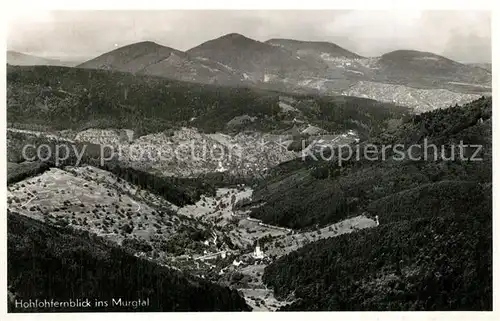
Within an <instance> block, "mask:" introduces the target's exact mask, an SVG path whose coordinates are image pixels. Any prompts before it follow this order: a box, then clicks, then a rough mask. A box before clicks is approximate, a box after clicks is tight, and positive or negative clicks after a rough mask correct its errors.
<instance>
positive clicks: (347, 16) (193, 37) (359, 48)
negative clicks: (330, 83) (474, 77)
mask: <svg viewBox="0 0 500 321" xmlns="http://www.w3.org/2000/svg"><path fill="white" fill-rule="evenodd" d="M232 32H237V33H241V34H243V35H245V36H247V37H250V38H253V39H256V40H260V41H265V40H268V39H270V38H291V39H297V40H315V41H329V42H334V43H336V44H338V45H340V46H342V47H344V48H346V49H348V50H351V51H354V52H356V53H358V54H360V55H363V56H378V55H381V54H383V53H386V52H389V51H392V50H397V49H414V50H422V51H430V52H434V53H437V54H441V55H444V56H446V57H448V58H451V59H454V60H457V61H461V62H491V13H490V12H487V11H359V10H356V11H339V10H335V11H282V10H280V11H243V10H242V11H230V10H225V11H216V10H212V11H175V10H166V11H51V12H41V11H40V12H26V13H21V14H19V13H18V14H15V15H13V16H11V18H10V21H9V22H8V32H7V49H9V50H15V51H20V52H25V53H30V54H34V55H39V56H46V57H57V58H71V57H73V58H75V57H86V58H93V57H95V56H97V55H99V54H102V53H104V52H107V51H110V50H112V49H115V48H116V47H118V46H124V45H127V44H130V43H134V42H139V41H145V40H150V41H155V42H157V43H159V44H162V45H165V46H169V47H173V48H175V49H179V50H187V49H189V48H191V47H194V46H196V45H198V44H200V43H202V42H204V41H207V40H210V39H213V38H217V37H220V36H222V35H224V34H227V33H232Z"/></svg>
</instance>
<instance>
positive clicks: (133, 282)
mask: <svg viewBox="0 0 500 321" xmlns="http://www.w3.org/2000/svg"><path fill="white" fill-rule="evenodd" d="M7 232H8V252H7V255H8V257H9V260H8V262H7V268H8V270H7V272H8V286H9V297H10V300H9V312H75V311H80V312H92V311H102V312H112V311H115V312H117V311H156V312H160V311H172V312H173V311H185V312H189V311H248V310H249V307H248V306H247V305H246V303H245V301H244V299H243V298H242V297H241V296H240V295H239V294H238V292H236V290H230V289H229V288H225V287H221V286H219V285H215V284H213V283H210V282H208V281H205V280H202V279H198V278H194V277H192V276H189V275H187V274H184V273H183V272H180V271H176V270H173V269H169V268H166V267H162V266H160V265H158V264H156V263H153V262H151V261H147V260H145V259H141V258H137V257H135V256H133V255H131V254H129V253H127V252H126V251H125V250H123V249H121V248H119V247H118V246H116V245H113V244H111V243H110V242H109V241H106V240H104V239H103V238H100V237H97V236H95V235H92V234H89V233H88V232H86V231H81V230H80V231H79V230H74V229H71V228H68V229H65V228H60V227H55V226H51V225H47V224H45V223H42V222H39V221H36V220H33V219H30V218H28V217H25V216H22V215H19V214H16V213H10V212H9V213H8V215H7ZM113 298H114V299H119V298H122V300H124V301H126V300H138V299H143V300H146V299H149V302H150V304H149V306H139V307H136V308H134V307H132V306H129V307H120V306H113V305H112V304H111V303H112V301H111V300H112V299H113ZM29 299H31V300H33V301H34V300H36V299H39V300H44V299H49V300H50V299H54V300H55V301H57V300H59V301H67V300H69V299H73V300H76V299H89V300H90V302H92V304H93V306H92V307H90V308H83V309H82V308H64V309H62V308H53V309H49V308H48V309H42V308H40V309H31V310H30V309H21V308H15V300H18V301H19V300H25V301H28V300H29ZM95 300H100V301H105V302H109V305H108V307H105V306H102V307H97V306H95V305H94V302H95Z"/></svg>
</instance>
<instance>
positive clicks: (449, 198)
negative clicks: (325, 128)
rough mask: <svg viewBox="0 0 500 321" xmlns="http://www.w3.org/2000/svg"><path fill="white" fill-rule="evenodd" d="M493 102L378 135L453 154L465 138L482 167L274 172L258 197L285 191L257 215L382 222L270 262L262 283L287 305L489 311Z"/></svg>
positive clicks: (466, 163) (410, 165)
mask: <svg viewBox="0 0 500 321" xmlns="http://www.w3.org/2000/svg"><path fill="white" fill-rule="evenodd" d="M491 106H492V101H491V99H480V100H478V101H475V102H473V103H471V104H467V105H464V106H457V107H452V108H449V109H444V110H437V111H433V112H430V113H425V114H422V115H418V116H415V117H414V118H413V119H410V120H409V121H408V122H407V123H405V124H403V125H402V126H401V127H399V128H397V129H395V130H393V131H391V132H385V133H383V134H382V135H380V136H377V137H375V138H374V139H372V140H371V142H372V143H373V144H379V145H383V144H385V143H389V144H391V143H395V142H400V143H401V144H403V145H405V146H408V145H409V144H415V143H421V142H422V141H423V140H424V139H425V138H428V139H429V140H430V142H431V143H432V142H434V143H437V144H443V145H444V146H448V147H450V146H452V145H453V144H458V143H459V142H460V141H462V142H463V143H464V144H475V145H480V146H481V151H480V152H479V153H478V154H477V155H476V156H477V157H478V158H479V159H476V160H471V159H468V160H461V159H455V160H443V159H438V160H436V159H429V160H422V161H414V160H404V161H396V160H394V159H392V158H391V159H388V160H386V161H373V162H371V161H361V162H356V161H352V162H347V163H345V164H344V166H338V165H336V164H335V162H324V163H322V164H320V165H318V164H315V165H307V164H302V166H299V165H300V164H293V166H292V164H287V165H288V166H287V167H286V168H284V169H283V170H282V171H281V172H279V173H277V174H276V177H274V178H272V179H271V180H270V182H269V184H267V185H266V186H265V187H263V189H261V191H260V193H263V191H265V189H266V188H267V189H268V190H270V191H272V193H271V194H268V195H271V196H267V197H274V193H280V194H281V195H286V196H285V197H284V198H282V200H281V201H280V202H281V203H279V205H278V206H276V205H274V204H273V205H268V206H267V208H266V205H264V206H262V207H260V208H259V209H258V210H257V211H256V212H255V213H254V215H256V216H258V217H263V218H265V219H266V220H267V221H277V222H279V223H281V224H283V225H286V224H288V225H289V226H294V227H297V226H298V227H314V224H325V223H327V222H333V221H338V220H341V219H343V218H345V217H346V216H349V215H358V214H363V215H366V216H370V217H376V216H378V218H379V222H380V225H379V226H376V227H373V228H369V229H365V230H361V231H356V232H354V233H351V234H346V235H341V236H338V237H334V238H329V239H325V240H321V241H318V242H314V243H311V244H309V245H307V246H305V247H303V248H300V249H299V250H297V251H295V252H292V253H290V254H289V255H287V256H284V257H281V258H280V259H278V260H277V261H275V262H273V263H272V264H271V265H269V266H268V267H267V268H266V270H265V273H264V276H263V280H264V281H265V282H266V283H267V284H268V285H269V286H271V287H273V289H274V291H275V293H276V294H277V295H278V296H281V297H284V298H291V297H293V298H294V299H295V301H294V302H293V303H292V304H290V305H288V306H287V307H285V308H284V309H285V310H300V311H301V310H491V309H492V248H493V245H492V184H491V181H492V177H491V173H492V162H491V159H492V158H491V157H492V153H491V151H492V149H491V148H492V145H491V141H492V132H491ZM420 152H421V151H420ZM447 153H448V156H449V153H450V151H449V150H448V151H447ZM287 184H288V185H287ZM285 188H288V189H289V191H291V195H290V194H287V193H285V192H284V189H285ZM260 195H264V194H260ZM329 196H333V197H334V199H333V200H332V198H331V197H329ZM264 197H265V196H261V198H264ZM272 209H274V212H272ZM279 209H281V211H279Z"/></svg>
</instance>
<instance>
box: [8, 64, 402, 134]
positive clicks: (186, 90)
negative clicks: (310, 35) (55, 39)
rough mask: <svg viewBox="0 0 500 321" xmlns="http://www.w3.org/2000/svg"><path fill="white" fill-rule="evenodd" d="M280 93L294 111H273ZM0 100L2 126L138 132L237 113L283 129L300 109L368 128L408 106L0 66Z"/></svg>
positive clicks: (258, 125)
mask: <svg viewBox="0 0 500 321" xmlns="http://www.w3.org/2000/svg"><path fill="white" fill-rule="evenodd" d="M283 95H284V96H287V97H288V98H289V99H288V100H289V101H290V104H292V106H291V107H293V108H295V109H296V111H295V112H291V113H289V112H283V111H282V110H281V108H280V105H279V101H280V96H283ZM7 106H8V107H7V121H8V123H9V125H10V126H16V127H19V126H21V127H22V126H26V125H31V126H41V127H43V128H45V129H46V130H48V129H52V130H61V129H74V130H84V129H87V128H128V129H133V130H135V132H136V134H137V135H139V136H140V135H144V134H148V133H154V132H160V131H164V130H170V129H173V128H179V127H180V126H192V127H196V128H198V129H200V130H202V131H204V132H216V131H223V132H224V131H225V132H231V131H234V130H235V128H232V127H228V123H229V122H230V121H231V120H233V119H234V118H237V117H241V116H244V115H245V116H246V117H249V118H252V119H254V121H249V122H246V123H245V124H244V126H243V127H241V126H240V127H239V128H236V130H237V131H241V130H259V131H265V132H269V131H276V130H284V129H286V128H289V127H290V121H291V120H293V119H294V118H295V117H296V116H297V115H302V116H303V117H304V118H305V119H306V120H308V121H309V122H310V123H311V124H317V125H319V126H321V127H322V128H324V129H327V130H330V131H344V130H347V129H353V130H357V131H358V132H359V133H360V135H368V134H369V133H371V132H376V131H377V130H382V129H384V128H385V126H386V121H388V120H390V119H400V118H402V117H404V116H405V115H406V114H407V113H408V110H407V109H406V108H404V107H399V106H394V105H392V104H387V103H380V102H377V101H374V100H370V99H364V98H356V97H344V96H342V97H319V96H311V95H299V94H283V93H279V92H273V91H265V90H260V89H255V88H254V89H250V88H244V87H221V86H214V85H203V84H193V83H187V82H180V81H174V80H168V79H165V78H158V77H151V76H134V75H132V74H129V73H120V72H111V71H104V70H88V69H79V68H65V67H54V66H32V67H18V66H8V68H7ZM302 116H301V117H302Z"/></svg>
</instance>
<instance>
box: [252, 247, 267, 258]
mask: <svg viewBox="0 0 500 321" xmlns="http://www.w3.org/2000/svg"><path fill="white" fill-rule="evenodd" d="M252 256H253V258H254V259H263V258H264V252H263V251H261V249H260V246H259V243H257V246H256V247H255V251H253V253H252Z"/></svg>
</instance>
